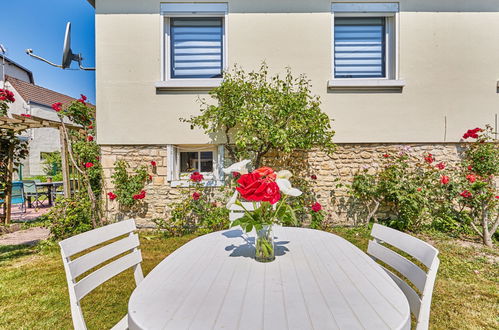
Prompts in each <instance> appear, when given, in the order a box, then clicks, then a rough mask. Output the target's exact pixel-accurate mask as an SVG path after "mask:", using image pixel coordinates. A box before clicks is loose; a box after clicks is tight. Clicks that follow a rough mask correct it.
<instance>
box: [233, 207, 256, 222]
mask: <svg viewBox="0 0 499 330" xmlns="http://www.w3.org/2000/svg"><path fill="white" fill-rule="evenodd" d="M242 204H243V206H244V208H245V209H246V210H248V211H254V210H255V205H256V207H259V206H260V203H255V204H253V203H252V202H242ZM243 215H244V209H243V208H242V207H241V206H239V205H236V204H232V206H231V207H230V213H229V220H230V221H231V222H232V221H234V220H237V219H239V218H242V217H243Z"/></svg>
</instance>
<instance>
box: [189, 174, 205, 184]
mask: <svg viewBox="0 0 499 330" xmlns="http://www.w3.org/2000/svg"><path fill="white" fill-rule="evenodd" d="M203 178H204V177H203V175H202V174H201V173H199V172H194V173H192V174H191V177H190V179H191V181H193V182H201V181H203Z"/></svg>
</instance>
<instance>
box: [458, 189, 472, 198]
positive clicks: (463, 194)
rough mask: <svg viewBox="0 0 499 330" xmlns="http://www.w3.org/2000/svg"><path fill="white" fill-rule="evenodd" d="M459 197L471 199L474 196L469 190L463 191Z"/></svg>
mask: <svg viewBox="0 0 499 330" xmlns="http://www.w3.org/2000/svg"><path fill="white" fill-rule="evenodd" d="M459 195H461V196H462V197H464V198H471V197H472V196H473V195H472V194H471V193H470V192H469V191H468V190H463V191H462V192H461V193H460V194H459Z"/></svg>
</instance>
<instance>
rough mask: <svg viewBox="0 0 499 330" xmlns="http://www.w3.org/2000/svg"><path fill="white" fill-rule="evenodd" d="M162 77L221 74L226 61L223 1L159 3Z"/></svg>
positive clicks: (225, 12)
mask: <svg viewBox="0 0 499 330" xmlns="http://www.w3.org/2000/svg"><path fill="white" fill-rule="evenodd" d="M161 12H162V14H163V15H164V17H165V48H164V49H165V54H164V59H165V61H164V69H165V75H164V76H165V77H164V78H165V79H164V80H170V79H177V80H188V79H197V80H199V79H213V78H221V77H222V73H223V70H224V67H225V63H226V55H225V53H226V38H225V17H226V15H227V4H224V3H162V4H161Z"/></svg>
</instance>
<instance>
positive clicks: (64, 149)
mask: <svg viewBox="0 0 499 330" xmlns="http://www.w3.org/2000/svg"><path fill="white" fill-rule="evenodd" d="M64 126H65V127H66V128H67V129H72V130H82V127H81V126H77V125H73V124H69V123H64ZM0 128H4V129H9V130H13V131H14V132H16V133H20V132H22V131H25V130H27V129H31V128H55V129H58V130H59V136H60V141H61V160H62V180H63V187H64V197H66V198H68V197H70V196H71V189H70V175H69V161H68V146H67V143H66V139H65V138H64V132H63V130H62V124H61V122H58V121H54V120H49V119H45V118H40V117H34V116H20V115H16V114H12V117H7V116H0ZM7 153H8V157H7V159H8V161H7V175H6V186H7V191H6V193H5V200H4V203H5V224H9V223H10V218H11V212H12V205H11V202H12V175H13V173H14V146H13V145H12V146H11V147H10V148H9V150H8V151H7Z"/></svg>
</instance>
